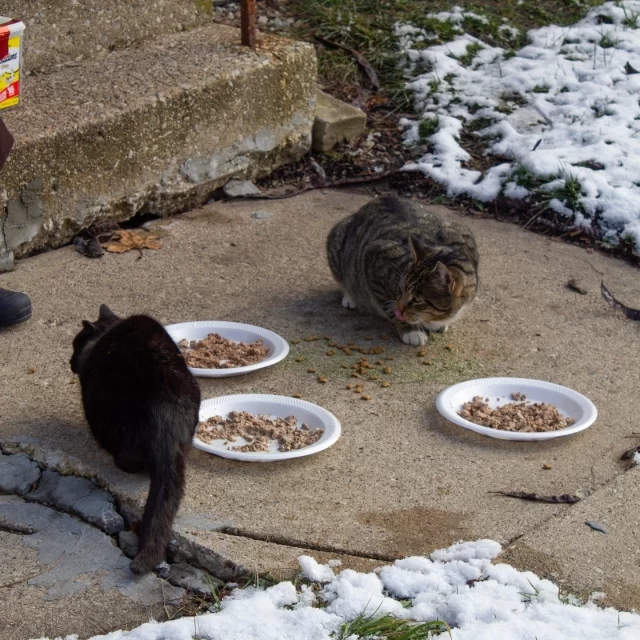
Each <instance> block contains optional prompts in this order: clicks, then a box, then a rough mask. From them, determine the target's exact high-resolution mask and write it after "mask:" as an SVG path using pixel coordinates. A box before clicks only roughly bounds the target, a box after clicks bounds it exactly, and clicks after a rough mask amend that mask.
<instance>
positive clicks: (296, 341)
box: [291, 338, 300, 344]
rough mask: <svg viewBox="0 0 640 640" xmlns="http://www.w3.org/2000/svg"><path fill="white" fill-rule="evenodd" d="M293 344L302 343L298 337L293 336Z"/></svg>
mask: <svg viewBox="0 0 640 640" xmlns="http://www.w3.org/2000/svg"><path fill="white" fill-rule="evenodd" d="M291 344H300V340H299V339H298V338H293V340H291Z"/></svg>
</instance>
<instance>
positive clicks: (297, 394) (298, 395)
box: [292, 393, 302, 399]
mask: <svg viewBox="0 0 640 640" xmlns="http://www.w3.org/2000/svg"><path fill="white" fill-rule="evenodd" d="M292 398H298V399H300V398H302V394H301V393H294V394H293V396H292Z"/></svg>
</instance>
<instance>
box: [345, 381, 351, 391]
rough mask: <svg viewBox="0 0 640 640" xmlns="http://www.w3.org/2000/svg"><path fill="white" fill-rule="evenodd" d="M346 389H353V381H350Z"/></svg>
mask: <svg viewBox="0 0 640 640" xmlns="http://www.w3.org/2000/svg"><path fill="white" fill-rule="evenodd" d="M345 389H349V391H351V389H353V385H352V384H351V383H349V384H348V385H347V386H346V387H345Z"/></svg>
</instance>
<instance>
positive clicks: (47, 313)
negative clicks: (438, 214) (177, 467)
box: [0, 191, 640, 631]
mask: <svg viewBox="0 0 640 640" xmlns="http://www.w3.org/2000/svg"><path fill="white" fill-rule="evenodd" d="M369 198H370V195H369V193H367V192H365V191H362V192H358V191H315V192H311V193H308V194H305V195H304V196H301V197H297V198H294V199H289V200H281V201H260V202H256V201H253V202H250V201H246V202H242V201H237V202H230V203H226V204H220V203H215V204H212V205H209V206H207V207H205V208H204V209H202V210H200V211H193V212H190V213H186V214H183V215H181V216H178V217H175V218H171V219H168V220H163V221H159V222H157V223H154V225H152V226H154V227H155V228H156V230H157V231H158V233H159V234H160V235H161V236H162V242H163V245H164V246H163V248H162V249H160V250H157V251H147V252H145V253H144V255H143V256H142V257H140V256H139V255H138V254H136V253H134V252H131V253H128V254H122V255H114V254H109V255H105V256H104V257H103V258H101V259H99V260H89V259H87V258H83V257H81V256H80V255H78V254H77V253H75V252H74V250H73V249H72V248H70V247H67V248H63V249H60V250H58V251H54V252H50V253H47V254H43V255H40V256H37V257H34V258H30V259H27V260H24V261H21V262H19V267H18V269H17V270H16V271H15V272H13V273H11V274H7V275H5V276H3V277H2V278H0V286H3V287H8V288H14V289H19V290H24V291H27V292H28V293H29V294H30V295H31V296H32V299H33V305H34V317H33V319H32V320H31V321H30V322H29V323H28V324H25V325H22V326H18V327H15V328H12V329H10V330H7V331H5V332H3V333H2V334H0V353H1V354H2V358H0V376H1V377H2V380H3V381H4V390H5V393H3V394H2V396H1V397H0V415H2V416H3V420H2V423H1V424H0V443H2V445H3V446H4V447H5V450H10V451H18V450H24V451H27V452H29V453H30V454H32V455H34V456H35V457H36V459H38V460H39V461H41V462H43V463H45V464H46V465H47V466H48V467H49V468H51V469H55V470H58V471H61V472H63V473H77V474H79V475H83V476H85V477H89V478H95V479H96V480H98V481H99V483H100V484H101V485H102V486H105V487H108V488H109V489H111V490H112V491H114V492H115V493H116V494H117V496H118V498H119V499H120V500H121V501H122V504H123V505H124V506H125V507H127V506H128V507H129V508H133V507H135V508H140V506H141V505H142V504H143V503H144V499H145V497H146V489H147V481H146V480H145V478H144V477H138V476H131V475H127V474H124V473H122V472H120V471H118V470H117V469H116V468H115V467H114V465H113V464H112V461H111V460H110V458H109V457H108V456H107V455H106V454H105V453H104V452H102V451H100V450H99V449H98V448H97V447H96V445H95V443H94V441H93V440H92V438H91V436H90V433H89V430H88V429H87V427H86V425H85V424H84V420H83V416H82V408H81V404H80V398H79V392H78V386H77V384H76V382H75V379H74V377H73V376H72V374H71V372H70V371H69V367H68V361H69V357H70V355H71V340H72V338H73V336H74V335H75V333H76V331H77V330H78V328H79V326H80V320H81V319H83V318H88V319H93V318H95V317H96V316H97V310H98V307H99V305H100V303H107V304H109V305H110V306H111V307H112V308H113V309H114V310H115V311H116V312H118V313H120V314H130V313H134V312H147V313H150V314H152V315H154V316H156V317H157V318H158V319H159V320H161V321H162V322H165V323H172V322H181V321H187V320H205V319H219V320H234V321H240V322H249V323H253V324H258V325H261V326H265V327H268V328H270V329H272V330H274V331H277V332H278V333H280V334H281V335H283V336H284V337H286V338H287V339H289V340H292V339H295V338H298V339H300V338H304V337H305V336H307V335H310V334H314V335H319V336H325V335H326V336H332V337H333V338H334V339H335V340H337V341H339V342H346V341H348V340H354V341H356V342H357V343H358V344H361V345H364V346H367V347H369V346H376V345H378V346H383V347H384V348H385V353H384V356H385V357H388V356H391V357H393V358H394V359H393V360H392V361H390V363H391V364H392V367H393V373H392V374H390V376H389V378H390V380H391V381H392V382H393V385H392V386H391V387H390V388H386V389H383V388H380V387H379V386H377V382H373V381H370V382H366V383H365V387H366V388H367V390H368V392H369V393H370V394H371V396H372V400H371V401H369V402H364V401H362V400H360V399H359V397H358V396H357V395H355V394H354V393H352V392H350V391H347V390H346V389H345V388H344V387H345V384H346V383H347V382H348V381H349V380H350V378H348V375H349V371H348V370H346V369H342V368H341V367H340V365H341V364H345V363H347V362H349V363H350V362H351V361H352V360H354V358H351V359H347V358H346V357H345V358H342V357H337V356H336V357H328V356H327V355H326V353H325V352H326V349H327V347H326V343H324V342H322V341H315V342H305V341H302V342H300V343H298V344H293V345H292V349H291V354H290V356H289V357H288V358H287V359H286V360H285V361H284V362H283V363H281V364H279V365H277V366H276V367H274V368H270V369H266V370H263V371H261V372H256V373H255V374H252V375H249V376H242V377H237V378H229V379H226V380H224V379H221V380H206V379H202V380H200V383H201V386H202V391H203V397H204V398H207V397H214V396H216V395H225V394H228V393H243V392H247V393H251V392H260V393H278V394H283V395H290V394H293V393H296V392H297V393H302V395H303V397H305V398H307V399H309V400H311V401H313V402H316V403H318V404H320V405H322V406H324V407H326V408H327V409H329V410H330V411H332V412H333V413H334V414H335V415H336V416H337V417H338V418H339V419H340V421H341V423H342V425H343V435H342V437H341V438H340V440H339V441H338V442H337V443H336V444H335V445H334V446H333V447H332V448H330V449H329V450H327V451H325V452H323V453H322V454H319V455H316V456H312V457H309V458H302V459H298V460H293V461H289V462H284V463H277V464H262V465H257V464H256V465H250V464H241V463H237V462H233V461H228V460H223V459H218V458H216V457H213V456H210V455H208V454H205V453H202V452H199V451H193V454H192V456H191V458H190V461H189V467H188V488H187V496H186V499H185V501H184V504H183V507H182V510H181V514H180V517H179V519H178V521H177V523H176V527H175V533H176V539H177V541H178V543H179V544H180V545H181V548H182V549H183V551H185V552H188V553H190V554H191V556H192V557H190V558H189V557H187V558H185V559H187V560H192V561H193V560H194V559H195V560H196V561H197V560H198V559H200V560H203V562H205V563H206V562H208V561H209V560H211V562H214V563H215V562H218V563H219V566H220V567H221V569H224V563H225V562H227V563H228V568H229V570H230V571H231V572H233V570H234V569H233V568H234V566H238V565H242V566H243V567H244V569H245V570H251V569H252V567H255V570H257V571H266V570H268V569H269V565H271V568H273V569H277V570H278V571H282V572H284V573H285V574H286V572H287V571H289V572H290V571H291V570H292V568H293V567H294V566H295V558H296V557H297V555H299V554H300V552H311V553H312V554H313V555H314V556H316V557H319V558H320V559H324V558H328V557H331V556H335V555H338V557H344V558H345V560H346V561H347V562H350V561H351V562H361V563H363V564H365V565H366V564H367V563H369V564H368V565H367V566H372V565H375V564H379V563H380V562H382V561H385V559H391V558H395V557H397V556H405V555H411V554H425V553H429V552H431V551H432V550H434V549H436V548H439V547H442V546H445V545H448V544H451V543H453V542H456V541H458V540H460V539H476V538H484V537H489V538H493V539H496V540H498V541H499V542H501V543H502V544H504V545H506V546H507V547H508V551H507V557H510V558H512V561H513V562H514V563H515V564H516V565H517V566H519V567H521V568H530V569H534V570H537V571H540V572H541V573H542V574H543V575H545V574H547V573H549V574H550V573H551V572H552V573H553V574H554V575H555V577H556V579H559V580H562V581H564V582H563V584H564V585H565V586H566V587H567V588H569V589H572V590H577V591H580V590H584V589H589V588H591V587H593V585H596V584H597V585H601V586H599V587H598V590H602V591H605V592H606V593H607V594H608V596H609V597H610V602H612V603H613V604H617V605H619V606H624V607H640V599H639V598H640V591H639V590H638V585H639V580H640V578H638V576H639V575H640V572H638V571H637V570H636V571H631V570H629V569H627V570H625V571H624V572H622V571H621V569H622V567H624V566H625V563H627V564H628V563H629V562H631V563H632V566H636V565H637V558H636V557H635V556H630V555H629V553H628V550H627V545H628V544H631V541H632V540H634V539H637V527H638V518H637V516H636V514H635V511H637V510H633V509H631V508H630V507H629V508H628V509H627V510H624V511H623V510H622V505H624V504H625V503H626V500H627V494H628V499H629V504H634V500H635V498H634V497H633V496H634V495H635V493H634V492H635V489H633V488H632V487H630V486H629V485H630V484H632V483H633V482H634V478H635V476H634V475H633V474H632V473H628V472H626V465H625V464H623V463H621V462H620V460H619V458H620V455H621V453H622V452H623V451H624V450H626V449H628V448H630V447H631V446H632V445H633V443H634V442H633V441H632V440H630V439H628V438H627V437H626V436H628V435H630V434H631V432H633V431H637V430H638V429H637V427H636V426H635V425H636V423H637V418H636V416H637V414H638V409H639V407H638V404H639V401H638V395H637V386H638V385H637V381H638V372H637V357H636V348H635V347H636V344H637V340H638V333H637V332H638V328H637V326H636V325H635V324H634V323H632V322H629V321H627V320H626V319H625V318H624V317H622V316H621V315H620V314H618V313H616V312H614V311H613V310H611V309H610V308H608V307H607V306H606V305H605V304H604V302H603V301H602V300H601V298H600V294H599V283H600V280H601V278H603V279H604V280H605V282H606V283H607V284H608V286H609V287H610V288H611V290H612V291H613V292H614V293H615V294H616V295H617V296H619V297H620V298H621V299H622V300H624V301H626V302H627V303H628V304H632V305H633V304H635V306H639V301H640V280H639V279H638V277H637V270H636V269H635V268H633V267H631V266H629V265H627V264H625V263H623V262H620V261H617V260H613V259H610V258H608V257H606V256H603V255H600V254H597V253H589V252H587V251H585V250H583V249H580V248H577V247H573V246H569V245H566V244H563V243H562V242H557V241H553V240H550V239H547V238H543V237H540V236H536V235H533V234H530V233H527V232H524V231H522V230H520V229H518V228H517V227H515V226H511V225H508V224H501V223H498V222H495V221H491V220H483V219H480V218H478V219H474V218H468V219H467V222H468V224H469V225H470V226H471V227H472V228H473V229H474V231H475V233H476V234H477V238H478V243H479V247H480V253H481V282H482V289H481V292H480V295H479V297H478V299H477V301H476V302H475V303H474V305H473V307H472V308H471V309H470V310H469V312H468V314H467V315H466V316H464V317H463V318H462V320H461V321H460V323H459V324H458V325H457V326H455V328H453V329H452V330H451V332H449V333H447V334H445V335H444V336H442V335H439V336H434V337H433V338H432V339H431V340H430V343H429V350H430V352H429V356H428V358H429V360H430V361H431V362H433V365H430V366H427V365H423V364H422V362H423V360H424V358H418V357H417V349H416V348H411V347H407V346H404V345H402V344H400V343H399V342H397V341H395V340H383V339H382V336H383V335H384V334H387V333H389V334H390V333H391V332H390V331H389V327H387V326H386V325H385V324H384V323H383V322H381V321H378V320H375V319H371V318H368V317H365V316H360V315H359V314H358V313H356V312H352V311H348V310H346V309H344V308H342V307H341V305H340V295H339V294H338V292H337V290H336V288H335V286H334V284H333V282H332V280H331V277H330V273H329V269H328V267H327V265H326V260H325V256H324V240H325V237H326V233H327V232H328V230H329V229H330V228H331V226H332V225H333V224H334V223H335V222H336V221H337V220H339V219H340V218H341V217H342V216H345V215H347V214H349V213H351V212H353V211H355V210H356V209H357V208H359V207H360V206H361V205H362V204H364V203H365V202H366V201H367V200H368V199H369ZM440 210H441V211H442V214H443V215H445V216H456V215H457V214H454V213H450V212H447V211H445V210H443V209H440ZM258 211H261V212H266V213H271V214H272V215H271V217H268V218H255V217H253V214H254V213H256V212H258ZM572 277H573V278H578V279H580V280H581V281H582V283H583V286H584V287H585V288H586V290H587V295H585V296H581V295H579V294H576V293H574V292H572V291H570V290H569V289H568V288H567V287H566V282H567V281H568V280H569V279H570V278H572ZM368 336H370V337H372V338H373V340H369V341H367V340H365V338H366V337H368ZM300 356H301V357H302V358H303V361H302V362H297V361H296V358H298V357H300ZM340 358H342V359H340ZM308 367H314V368H315V369H316V370H317V371H318V373H324V374H326V375H327V376H328V378H329V382H328V383H327V384H324V385H323V384H319V383H318V382H317V380H316V376H315V375H312V374H307V373H306V370H307V368H308ZM494 374H499V375H515V376H525V377H534V378H542V379H546V380H551V381H554V382H557V383H560V384H565V385H567V386H570V387H572V388H575V389H577V390H578V391H581V392H583V393H585V394H586V395H588V396H589V397H590V398H591V399H592V400H593V401H594V402H595V404H596V405H597V407H598V410H599V419H598V422H597V423H596V424H595V425H594V426H593V427H591V428H590V429H588V430H587V431H585V432H583V433H581V434H579V435H576V436H574V437H571V438H568V439H563V440H558V441H550V442H544V443H510V442H504V441H498V440H494V439H488V438H484V437H481V436H479V435H476V434H473V433H468V432H466V431H463V430H461V429H459V428H457V427H455V426H453V425H450V424H448V423H446V422H444V421H443V420H442V419H441V418H440V417H439V416H438V414H437V413H436V411H435V407H434V399H435V396H436V394H437V393H438V392H439V391H440V390H441V389H442V388H443V387H444V386H446V385H447V384H450V383H452V382H456V381H459V380H464V379H467V378H473V377H479V376H485V375H494ZM544 464H550V465H551V466H552V469H551V470H545V469H543V465H544ZM634 473H635V472H634ZM635 475H637V473H635ZM494 490H523V491H535V492H538V493H580V494H581V495H585V496H588V497H586V498H585V499H584V500H583V502H582V503H580V504H578V505H577V506H573V507H570V506H567V505H546V504H537V503H530V502H523V501H518V500H514V499H508V498H504V497H497V496H495V495H492V494H490V493H489V492H491V491H494ZM615 501H617V502H615ZM613 504H619V505H620V507H616V509H614V511H615V513H609V511H608V510H609V508H610V507H611V505H613ZM605 516H606V518H605ZM586 519H590V520H595V521H600V522H602V524H605V526H608V528H610V529H611V532H610V534H609V535H607V536H604V535H602V534H599V535H600V536H601V537H597V535H596V534H595V532H592V531H590V530H588V529H587V528H586V527H585V525H584V524H583V522H582V521H583V520H586ZM575 542H579V545H580V546H579V553H577V552H576V553H573V552H572V553H567V551H566V550H567V549H568V548H569V547H571V546H572V545H573V544H574V543H575ZM603 545H606V559H607V561H606V562H603V561H601V556H600V554H601V553H602V550H603V548H604V547H603ZM518 548H520V549H524V551H522V552H519V553H518V552H516V550H517V549H518ZM301 550H302V551H301ZM309 550H311V551H309ZM509 554H510V555H509ZM549 557H551V558H552V559H553V562H547V563H546V564H545V562H544V561H543V560H544V559H545V558H549ZM225 559H226V560H225ZM196 563H198V562H196ZM633 563H636V565H633ZM549 567H551V569H549ZM616 584H618V585H620V584H624V585H626V594H627V595H626V596H625V597H624V598H623V597H622V595H621V594H622V591H621V589H620V588H618V587H616V586H615V585H616ZM75 630H77V629H74V631H75Z"/></svg>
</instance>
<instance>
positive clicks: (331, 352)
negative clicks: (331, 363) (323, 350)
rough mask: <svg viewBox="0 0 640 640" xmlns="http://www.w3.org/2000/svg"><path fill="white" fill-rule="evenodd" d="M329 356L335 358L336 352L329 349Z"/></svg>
mask: <svg viewBox="0 0 640 640" xmlns="http://www.w3.org/2000/svg"><path fill="white" fill-rule="evenodd" d="M327 355H328V356H335V355H336V352H335V351H334V350H333V349H329V351H327Z"/></svg>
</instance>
